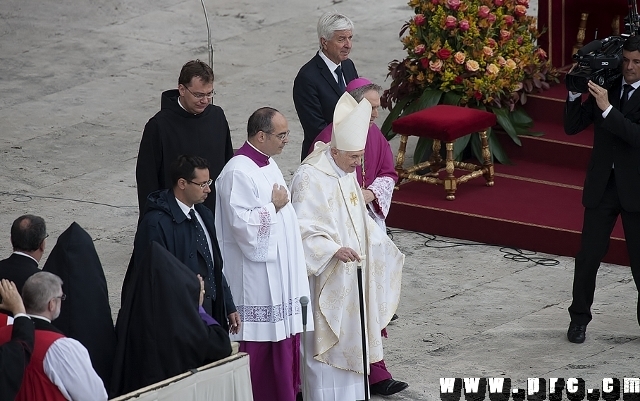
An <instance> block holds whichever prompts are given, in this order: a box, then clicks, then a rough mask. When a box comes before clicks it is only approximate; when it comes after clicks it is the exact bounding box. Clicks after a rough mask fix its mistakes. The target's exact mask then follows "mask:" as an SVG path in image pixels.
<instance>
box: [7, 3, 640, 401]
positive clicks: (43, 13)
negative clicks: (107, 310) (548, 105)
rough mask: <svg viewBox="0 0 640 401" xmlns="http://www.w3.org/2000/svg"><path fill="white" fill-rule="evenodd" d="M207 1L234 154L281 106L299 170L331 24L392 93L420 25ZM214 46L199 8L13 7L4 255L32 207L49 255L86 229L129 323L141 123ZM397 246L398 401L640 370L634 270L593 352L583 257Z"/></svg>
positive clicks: (596, 380) (389, 347)
mask: <svg viewBox="0 0 640 401" xmlns="http://www.w3.org/2000/svg"><path fill="white" fill-rule="evenodd" d="M206 5H207V9H208V12H209V17H210V20H211V23H212V36H213V41H214V48H215V62H214V70H215V73H216V92H217V96H216V98H215V102H216V103H217V104H219V105H220V106H221V107H222V108H223V109H224V110H225V112H226V114H227V118H228V120H229V123H230V126H231V129H232V136H233V142H234V146H235V147H239V146H240V145H241V144H242V143H243V141H244V138H245V125H246V120H247V118H248V116H249V114H250V113H251V112H253V111H254V110H255V109H256V108H258V107H260V106H264V105H269V106H272V107H276V108H277V109H279V110H280V111H282V112H283V113H284V115H285V116H286V117H288V119H289V123H290V128H291V130H292V135H291V137H290V138H291V140H290V142H289V146H288V147H287V148H286V149H285V151H284V153H283V154H282V155H280V156H279V157H278V158H277V161H278V164H279V165H280V166H281V167H282V169H283V171H284V173H285V176H288V177H290V176H291V174H292V173H293V171H295V169H296V167H297V165H298V155H299V149H300V145H301V139H302V130H301V128H300V125H299V123H298V121H297V118H296V114H295V109H294V107H293V102H292V99H291V89H292V84H293V78H294V77H295V74H296V73H297V71H298V69H299V68H300V66H302V65H303V64H304V63H305V62H306V61H307V60H308V59H309V58H311V57H312V55H313V54H314V52H315V49H316V47H317V43H316V42H317V40H316V33H315V26H316V22H317V19H318V17H319V16H320V15H321V14H322V13H323V12H325V11H329V10H332V9H337V10H338V11H340V12H342V13H344V14H346V15H348V16H350V17H351V18H352V19H353V20H354V22H355V24H356V31H355V41H354V48H353V51H352V59H353V60H354V61H355V63H356V65H357V68H358V71H359V73H360V74H361V75H362V76H366V77H368V78H370V79H372V80H373V81H375V82H378V83H381V84H383V86H385V85H388V82H384V79H385V76H386V65H387V63H388V62H389V61H391V60H393V59H394V58H401V57H403V51H402V45H401V44H400V42H399V41H398V32H399V30H400V28H401V26H402V24H403V22H404V21H405V20H407V19H408V18H410V17H411V15H412V12H411V10H410V8H409V7H408V6H407V5H406V2H405V1H404V0H393V1H391V0H376V1H365V0H333V1H326V0H322V1H303V0H280V1H278V2H273V1H266V0H251V1H249V0H235V1H222V0H206ZM206 45H207V30H206V26H205V23H204V16H203V13H202V7H201V4H200V2H199V1H197V0H188V1H183V0H155V1H151V0H111V1H107V0H57V1H36V0H2V2H0V93H1V96H0V168H1V171H2V173H1V174H0V207H1V209H2V214H1V215H0V227H4V228H3V229H2V230H0V237H1V238H3V239H2V240H0V254H1V255H8V254H9V252H10V243H9V227H10V224H11V222H12V221H13V219H14V218H15V217H17V216H18V215H20V214H23V213H34V214H39V215H42V216H43V217H44V218H45V219H46V221H47V224H48V228H49V233H50V234H51V236H50V237H49V240H48V248H49V249H51V248H52V247H53V245H55V241H56V238H57V236H58V235H59V234H60V233H61V232H62V231H63V230H64V229H66V228H67V227H68V226H69V225H70V224H71V223H72V222H73V221H76V222H78V223H79V224H80V225H81V226H82V227H84V228H85V229H86V230H87V231H88V232H89V233H90V234H91V235H92V237H93V238H94V239H95V244H96V248H97V250H98V253H99V255H100V258H101V260H102V263H103V266H104V269H105V274H106V277H107V280H108V283H109V289H110V295H111V303H112V308H113V313H114V315H115V314H116V313H117V310H118V307H119V292H120V286H121V283H122V279H123V277H124V272H125V269H126V266H127V262H128V260H129V256H130V253H131V248H132V243H133V236H134V230H135V223H136V220H137V202H136V192H135V178H134V168H135V157H136V155H137V149H138V143H139V140H140V136H141V133H142V129H143V127H144V124H145V123H146V121H147V120H148V119H149V118H150V117H151V116H152V115H153V114H154V113H155V112H156V111H157V110H158V109H159V106H160V93H161V92H162V91H163V90H166V89H170V88H174V87H175V86H176V81H177V75H178V72H179V70H180V67H181V66H182V64H183V63H184V62H185V61H187V60H189V59H192V58H196V57H198V58H201V59H203V60H207V59H208V55H207V46H206ZM383 117H384V116H381V117H380V118H381V119H382V118H383ZM395 147H397V146H394V148H395ZM496 185H500V183H499V182H497V183H496ZM523 207H535V205H523ZM576 207H580V205H576ZM393 237H394V240H395V241H396V243H397V244H398V246H399V247H400V248H401V249H402V251H403V252H405V253H406V255H407V259H406V261H407V262H406V266H405V270H404V280H403V295H402V302H401V306H400V309H399V310H398V314H399V315H400V320H398V321H397V322H395V323H394V324H392V325H391V326H390V327H389V338H388V339H387V340H385V341H386V342H385V348H386V358H385V359H386V361H387V364H388V366H389V369H390V370H391V371H392V372H393V374H394V376H395V377H396V378H398V379H401V380H405V381H407V382H409V383H410V387H409V389H407V390H406V391H404V392H402V393H400V394H399V395H397V396H393V397H389V399H393V400H436V399H439V398H440V395H439V391H440V390H439V378H441V377H509V378H511V379H512V385H513V386H514V387H520V388H522V387H523V386H524V385H525V384H526V380H527V378H528V377H541V378H547V379H548V378H551V377H561V378H569V377H580V378H583V379H584V380H585V382H586V385H587V387H594V388H600V387H601V380H602V378H604V377H616V378H620V379H621V380H622V378H623V377H625V376H628V377H633V376H638V375H639V373H638V370H639V369H638V365H636V363H638V356H637V355H638V354H637V352H638V350H639V349H640V342H639V341H638V334H639V332H640V331H639V330H638V324H637V322H636V319H635V314H634V306H635V302H636V297H637V294H636V291H635V287H634V284H633V281H632V279H631V274H630V272H629V271H628V269H627V268H624V267H620V266H611V265H605V266H603V267H602V268H601V271H600V277H599V281H598V292H597V294H596V304H595V305H594V321H593V322H592V324H591V325H590V326H589V329H588V332H587V342H586V343H585V344H583V345H574V344H570V343H569V342H568V341H567V340H566V338H565V332H566V328H567V325H568V314H567V312H566V308H567V307H568V306H569V303H570V298H571V291H570V287H571V281H572V271H573V259H571V258H566V257H556V259H557V260H558V261H559V264H558V265H556V266H542V265H537V264H535V263H533V262H531V261H522V262H517V261H514V260H510V259H507V258H504V257H503V254H502V253H501V252H500V250H499V248H498V247H493V246H487V245H480V244H473V245H467V246H460V247H454V248H451V247H447V246H448V245H447V244H446V243H442V242H433V241H431V242H429V243H428V244H427V245H428V246H425V241H426V240H425V238H423V237H422V236H420V235H418V234H416V233H412V232H406V231H400V230H394V232H393ZM443 246H444V247H445V248H441V247H443ZM537 256H548V257H553V256H549V255H537ZM374 398H375V397H374ZM375 399H378V398H375Z"/></svg>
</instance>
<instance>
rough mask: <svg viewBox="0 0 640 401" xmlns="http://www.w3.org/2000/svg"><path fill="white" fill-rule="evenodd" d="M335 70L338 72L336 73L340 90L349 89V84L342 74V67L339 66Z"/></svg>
mask: <svg viewBox="0 0 640 401" xmlns="http://www.w3.org/2000/svg"><path fill="white" fill-rule="evenodd" d="M334 71H335V72H336V75H337V76H338V86H339V87H340V90H342V91H344V90H345V89H347V85H345V83H344V77H343V76H342V67H340V66H337V67H336V69H335V70H334Z"/></svg>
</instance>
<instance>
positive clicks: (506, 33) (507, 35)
mask: <svg viewBox="0 0 640 401" xmlns="http://www.w3.org/2000/svg"><path fill="white" fill-rule="evenodd" d="M510 37H511V31H507V30H506V29H501V30H500V39H502V40H509V38H510Z"/></svg>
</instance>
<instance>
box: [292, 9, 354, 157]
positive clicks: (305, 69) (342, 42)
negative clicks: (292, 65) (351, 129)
mask: <svg viewBox="0 0 640 401" xmlns="http://www.w3.org/2000/svg"><path fill="white" fill-rule="evenodd" d="M352 38H353V22H351V20H350V19H349V18H347V17H345V16H344V15H342V14H338V13H335V12H329V13H326V14H324V15H323V16H322V17H320V20H319V21H318V40H319V44H320V50H318V53H317V54H316V55H315V56H314V57H313V58H312V59H311V60H310V61H309V62H307V64H305V65H303V66H302V68H300V71H298V75H297V76H296V79H295V81H294V82H293V103H294V104H295V106H296V112H297V113H298V118H299V119H300V124H302V129H303V131H304V141H303V142H302V154H301V157H300V160H304V158H305V157H307V154H308V153H309V148H310V147H311V144H312V143H313V141H314V139H316V136H318V134H319V133H320V131H322V130H323V129H324V127H326V126H327V125H329V123H331V122H332V121H333V109H334V108H335V107H336V103H338V99H339V98H340V96H342V94H343V93H344V91H345V88H346V87H347V84H348V83H349V82H351V81H352V80H353V79H356V78H358V72H357V71H356V67H355V65H354V64H353V61H351V60H349V53H350V52H351V39H352Z"/></svg>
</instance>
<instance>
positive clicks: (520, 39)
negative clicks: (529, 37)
mask: <svg viewBox="0 0 640 401" xmlns="http://www.w3.org/2000/svg"><path fill="white" fill-rule="evenodd" d="M523 42H524V40H523V39H522V36H518V39H517V40H516V43H517V44H518V46H522V43H523Z"/></svg>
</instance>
